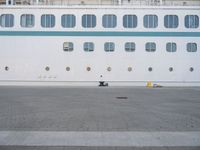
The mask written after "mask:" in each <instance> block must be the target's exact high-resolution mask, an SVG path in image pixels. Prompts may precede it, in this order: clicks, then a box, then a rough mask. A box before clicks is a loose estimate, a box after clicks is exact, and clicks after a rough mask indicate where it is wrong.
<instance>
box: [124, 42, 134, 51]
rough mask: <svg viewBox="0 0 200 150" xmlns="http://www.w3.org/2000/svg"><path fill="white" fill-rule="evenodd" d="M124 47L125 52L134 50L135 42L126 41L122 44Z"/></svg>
mask: <svg viewBox="0 0 200 150" xmlns="http://www.w3.org/2000/svg"><path fill="white" fill-rule="evenodd" d="M124 49H125V51H126V52H134V51H135V49H136V44H135V42H126V43H125V44H124Z"/></svg>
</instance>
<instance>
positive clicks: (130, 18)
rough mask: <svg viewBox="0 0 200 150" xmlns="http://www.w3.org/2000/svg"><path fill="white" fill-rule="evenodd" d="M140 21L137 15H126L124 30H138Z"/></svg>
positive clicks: (124, 17)
mask: <svg viewBox="0 0 200 150" xmlns="http://www.w3.org/2000/svg"><path fill="white" fill-rule="evenodd" d="M137 24H138V19H137V16H136V15H133V14H126V15H124V16H123V27H124V28H136V27H137Z"/></svg>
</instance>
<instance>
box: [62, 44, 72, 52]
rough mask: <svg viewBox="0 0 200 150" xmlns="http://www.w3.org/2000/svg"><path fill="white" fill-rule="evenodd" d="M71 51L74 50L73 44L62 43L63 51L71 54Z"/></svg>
mask: <svg viewBox="0 0 200 150" xmlns="http://www.w3.org/2000/svg"><path fill="white" fill-rule="evenodd" d="M73 50H74V43H73V42H64V43H63V51H65V52H72V51H73Z"/></svg>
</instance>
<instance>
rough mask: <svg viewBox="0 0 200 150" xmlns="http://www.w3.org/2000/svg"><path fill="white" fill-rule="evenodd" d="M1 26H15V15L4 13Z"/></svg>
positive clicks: (0, 20)
mask: <svg viewBox="0 0 200 150" xmlns="http://www.w3.org/2000/svg"><path fill="white" fill-rule="evenodd" d="M0 25H1V27H13V26H14V15H12V14H3V15H1V16H0Z"/></svg>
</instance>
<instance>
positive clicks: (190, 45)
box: [186, 42, 197, 53]
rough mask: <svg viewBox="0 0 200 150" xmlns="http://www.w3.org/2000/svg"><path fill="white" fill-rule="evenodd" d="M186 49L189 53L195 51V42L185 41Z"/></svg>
mask: <svg viewBox="0 0 200 150" xmlns="http://www.w3.org/2000/svg"><path fill="white" fill-rule="evenodd" d="M186 49H187V52H189V53H193V52H197V43H194V42H190V43H187V45H186Z"/></svg>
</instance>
